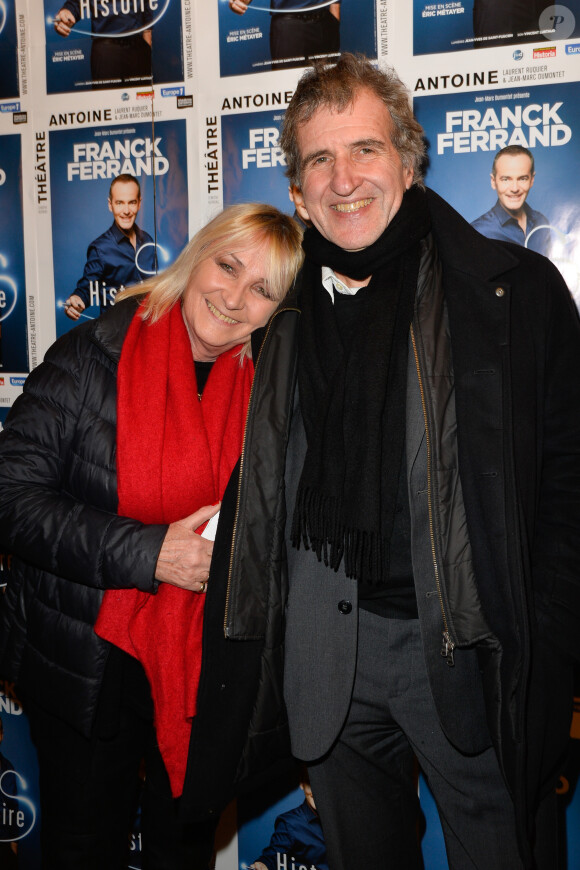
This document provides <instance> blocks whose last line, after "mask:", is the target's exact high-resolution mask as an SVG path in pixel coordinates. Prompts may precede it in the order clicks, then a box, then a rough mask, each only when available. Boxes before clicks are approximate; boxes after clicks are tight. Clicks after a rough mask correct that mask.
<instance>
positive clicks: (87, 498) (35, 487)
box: [0, 325, 167, 592]
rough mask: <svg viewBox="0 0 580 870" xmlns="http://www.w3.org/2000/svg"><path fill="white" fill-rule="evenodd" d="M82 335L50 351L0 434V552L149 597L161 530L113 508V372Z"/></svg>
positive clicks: (101, 585) (80, 580)
mask: <svg viewBox="0 0 580 870" xmlns="http://www.w3.org/2000/svg"><path fill="white" fill-rule="evenodd" d="M87 326H90V325H87ZM86 335H87V331H86V330H85V327H84V326H83V327H77V328H76V329H74V330H72V331H71V332H70V333H68V334H67V335H65V336H63V338H61V339H59V341H57V342H56V344H55V345H53V347H52V348H51V349H50V350H49V352H48V354H47V356H46V359H45V361H44V363H43V364H42V365H40V366H39V367H38V368H37V369H35V370H34V371H33V372H32V374H31V375H30V376H29V378H28V379H27V381H26V384H25V387H24V391H23V394H22V395H21V396H20V397H19V398H18V399H17V401H16V402H15V404H14V407H13V409H12V410H11V412H10V414H9V415H8V418H7V421H6V424H5V428H4V430H3V431H2V433H0V493H1V495H0V547H2V548H3V549H4V551H5V552H8V553H12V554H15V555H17V556H19V557H20V558H21V559H23V560H25V561H26V562H28V563H30V564H32V565H34V566H36V567H38V568H40V569H42V570H44V571H48V572H50V573H51V574H54V575H57V576H59V577H63V578H65V579H67V580H72V581H74V582H78V583H81V584H83V585H86V586H92V587H96V588H99V589H106V588H124V587H137V588H139V589H141V590H143V591H149V592H153V591H155V590H156V588H157V581H155V579H154V573H155V566H156V562H157V556H158V553H159V550H160V548H161V544H162V541H163V538H164V536H165V533H166V531H167V526H165V525H144V524H143V523H140V522H138V521H136V520H133V519H129V518H126V517H121V516H118V514H117V512H116V511H117V490H116V468H115V430H116V408H115V404H116V391H115V378H116V367H115V366H114V364H112V363H110V361H108V360H106V359H104V358H103V359H99V358H98V355H97V352H96V348H95V347H94V345H92V343H91V342H89V341H87V339H86ZM107 364H108V365H107Z"/></svg>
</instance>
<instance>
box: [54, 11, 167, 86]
mask: <svg viewBox="0 0 580 870" xmlns="http://www.w3.org/2000/svg"><path fill="white" fill-rule="evenodd" d="M155 9H157V2H156V0H145V2H144V3H143V2H141V4H140V5H139V4H133V9H131V5H130V4H128V3H127V4H126V9H125V11H122V10H121V9H117V6H116V4H115V6H114V7H113V6H111V5H109V2H108V0H94V2H93V3H91V4H89V3H87V2H84V3H81V2H80V0H66V2H65V3H64V5H63V7H62V9H60V10H59V12H58V13H57V14H56V16H55V18H54V29H55V30H56V32H57V33H58V34H59V35H60V36H63V37H65V38H66V37H67V36H69V35H70V32H71V30H72V28H73V27H74V26H75V24H76V23H77V22H78V21H79V20H81V22H83V20H84V19H88V20H87V21H86V24H87V27H86V28H83V29H84V31H85V32H86V30H88V27H89V25H90V29H91V32H92V33H93V36H92V45H91V79H92V87H93V90H102V89H106V88H120V87H142V86H144V85H150V84H151V43H152V30H151V27H150V26H149V25H151V24H152V22H153V11H154V10H155Z"/></svg>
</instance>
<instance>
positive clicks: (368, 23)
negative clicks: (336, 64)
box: [217, 0, 377, 76]
mask: <svg viewBox="0 0 580 870" xmlns="http://www.w3.org/2000/svg"><path fill="white" fill-rule="evenodd" d="M217 2H218V4H219V7H218V12H219V48H220V74H221V75H222V76H232V75H242V74H245V73H252V72H264V71H269V70H283V69H292V68H296V67H304V66H307V65H308V63H309V58H321V59H325V60H328V61H329V62H330V61H332V60H333V59H335V58H336V57H337V56H338V54H339V53H340V52H341V51H361V52H363V53H364V54H367V55H368V56H369V57H375V58H376V56H377V45H376V14H375V0H341V2H340V3H337V2H332V0H251V2H250V3H249V5H247V8H246V3H245V0H241V3H240V0H237V3H236V2H234V0H231V2H230V0H217ZM232 7H233V8H232ZM234 9H244V12H243V14H237V13H236V11H234Z"/></svg>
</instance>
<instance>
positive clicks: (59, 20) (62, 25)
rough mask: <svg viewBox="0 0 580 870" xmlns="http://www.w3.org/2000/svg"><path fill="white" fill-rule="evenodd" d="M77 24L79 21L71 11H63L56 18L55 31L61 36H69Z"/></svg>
mask: <svg viewBox="0 0 580 870" xmlns="http://www.w3.org/2000/svg"><path fill="white" fill-rule="evenodd" d="M76 23H77V20H76V18H75V17H74V15H73V14H72V12H71V11H70V10H69V9H61V10H60V12H58V13H57V15H56V17H55V18H54V29H55V30H56V32H57V33H58V34H59V35H60V36H68V35H69V33H70V32H71V28H72V27H74V26H75V24H76Z"/></svg>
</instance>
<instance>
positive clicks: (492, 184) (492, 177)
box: [489, 172, 497, 190]
mask: <svg viewBox="0 0 580 870" xmlns="http://www.w3.org/2000/svg"><path fill="white" fill-rule="evenodd" d="M489 177H490V178H491V186H492V188H493V189H494V190H497V187H496V186H495V175H494V174H493V172H492V173H491V175H490V176H489Z"/></svg>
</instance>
